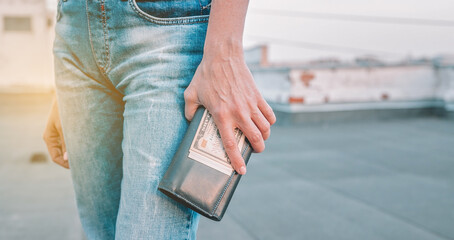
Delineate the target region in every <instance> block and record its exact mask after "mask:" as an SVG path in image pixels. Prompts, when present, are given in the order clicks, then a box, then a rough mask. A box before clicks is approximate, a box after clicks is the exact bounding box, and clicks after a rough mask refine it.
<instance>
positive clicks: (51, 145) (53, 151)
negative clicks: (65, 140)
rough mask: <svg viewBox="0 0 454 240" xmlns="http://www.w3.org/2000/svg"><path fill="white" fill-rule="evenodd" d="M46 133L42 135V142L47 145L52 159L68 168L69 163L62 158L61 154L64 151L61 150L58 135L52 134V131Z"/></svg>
mask: <svg viewBox="0 0 454 240" xmlns="http://www.w3.org/2000/svg"><path fill="white" fill-rule="evenodd" d="M55 132H56V131H55ZM46 133H47V134H46V135H45V136H44V142H45V143H46V145H47V150H48V151H49V154H50V157H51V158H52V161H54V162H55V163H57V164H58V165H60V166H62V167H64V168H69V163H68V161H67V160H65V159H64V156H63V153H64V152H63V151H62V145H61V141H60V136H59V135H56V134H53V133H52V132H50V133H49V132H46Z"/></svg>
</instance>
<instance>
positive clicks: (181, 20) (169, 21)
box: [129, 0, 209, 25]
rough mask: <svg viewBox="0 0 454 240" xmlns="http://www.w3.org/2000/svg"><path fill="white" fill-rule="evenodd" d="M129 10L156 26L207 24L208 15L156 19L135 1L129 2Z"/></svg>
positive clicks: (130, 0)
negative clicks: (141, 8)
mask: <svg viewBox="0 0 454 240" xmlns="http://www.w3.org/2000/svg"><path fill="white" fill-rule="evenodd" d="M129 5H130V6H131V8H132V9H133V10H134V11H135V12H136V13H137V14H138V15H139V16H141V17H142V18H144V19H145V20H148V21H150V22H152V23H155V24H158V25H187V24H194V23H206V22H208V18H209V15H201V16H190V17H177V18H158V17H154V16H151V15H148V14H146V13H144V12H143V11H142V10H140V8H139V7H138V6H137V4H136V3H135V0H129Z"/></svg>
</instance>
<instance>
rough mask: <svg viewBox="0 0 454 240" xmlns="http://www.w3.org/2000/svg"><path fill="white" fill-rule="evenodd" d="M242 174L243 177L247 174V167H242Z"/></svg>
mask: <svg viewBox="0 0 454 240" xmlns="http://www.w3.org/2000/svg"><path fill="white" fill-rule="evenodd" d="M240 174H241V175H244V174H246V167H245V166H242V167H241V168H240Z"/></svg>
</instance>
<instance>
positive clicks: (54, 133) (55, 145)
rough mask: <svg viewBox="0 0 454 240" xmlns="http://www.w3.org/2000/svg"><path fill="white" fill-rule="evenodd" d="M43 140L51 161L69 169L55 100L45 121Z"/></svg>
mask: <svg viewBox="0 0 454 240" xmlns="http://www.w3.org/2000/svg"><path fill="white" fill-rule="evenodd" d="M43 139H44V142H46V145H47V150H48V151H49V154H50V156H51V158H52V160H53V161H54V162H55V163H57V164H58V165H60V166H62V167H64V168H69V164H68V156H67V153H66V145H65V140H64V139H63V131H62V128H61V122H60V115H59V113H58V105H57V101H56V100H55V99H54V101H53V103H52V109H51V112H50V114H49V119H48V120H47V126H46V129H45V130H44V134H43Z"/></svg>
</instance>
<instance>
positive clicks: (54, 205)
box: [0, 95, 454, 240]
mask: <svg viewBox="0 0 454 240" xmlns="http://www.w3.org/2000/svg"><path fill="white" fill-rule="evenodd" d="M49 103H50V97H49V96H47V95H45V96H36V97H26V96H22V97H13V96H7V95H2V96H0V116H1V117H0V133H1V138H0V239H50V240H51V239H58V240H61V239H82V230H81V228H80V223H79V221H78V218H77V215H76V209H75V204H74V200H73V198H74V196H73V192H72V187H71V180H70V177H69V172H68V171H65V170H64V169H62V168H60V167H57V166H56V165H54V164H53V163H50V162H49V161H47V162H45V163H33V164H32V163H30V161H29V159H30V156H31V154H32V153H35V152H45V146H44V144H43V143H42V141H41V131H42V129H43V128H44V124H45V119H46V117H47V112H48V110H49ZM453 146H454V121H452V120H444V119H439V118H431V117H426V118H412V119H405V120H403V119H402V120H388V121H368V122H356V123H339V124H334V125H333V124H331V125H319V126H314V125H312V126H307V127H304V126H299V127H289V126H287V127H286V126H279V127H274V128H273V130H272V138H271V139H270V140H269V141H268V143H267V150H266V152H265V153H263V154H256V155H254V156H253V159H252V160H251V162H250V165H249V168H248V174H247V176H246V177H244V178H243V179H242V182H241V183H240V185H239V187H238V189H237V192H236V194H235V196H234V198H233V200H232V202H231V205H230V208H229V211H228V213H227V214H226V216H225V218H224V219H223V220H222V222H220V223H218V222H212V221H210V220H205V219H202V221H201V223H200V228H199V234H198V236H199V239H202V240H203V239H229V240H231V239H349V240H351V239H368V240H374V239H398V240H402V239H411V240H417V239H424V240H427V239H454V227H453V226H454V173H453V172H454V147H453Z"/></svg>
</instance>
